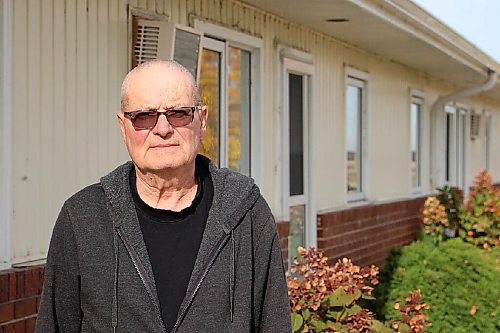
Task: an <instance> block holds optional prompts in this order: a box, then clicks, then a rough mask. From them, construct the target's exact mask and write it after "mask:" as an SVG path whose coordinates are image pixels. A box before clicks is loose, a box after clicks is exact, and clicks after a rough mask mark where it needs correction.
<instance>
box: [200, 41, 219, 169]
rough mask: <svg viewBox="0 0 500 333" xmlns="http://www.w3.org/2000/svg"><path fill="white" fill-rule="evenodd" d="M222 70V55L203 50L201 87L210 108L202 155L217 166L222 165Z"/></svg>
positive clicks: (204, 102) (203, 101)
mask: <svg viewBox="0 0 500 333" xmlns="http://www.w3.org/2000/svg"><path fill="white" fill-rule="evenodd" d="M220 68H221V54H220V53H219V52H216V51H212V50H207V49H203V52H202V58H201V68H200V83H199V85H200V94H201V101H202V104H203V105H206V106H207V107H208V122H207V130H206V134H205V137H204V138H203V140H202V144H201V147H200V154H203V155H205V156H207V157H208V158H210V159H211V160H212V161H213V162H214V163H215V164H217V165H220V160H219V135H220V129H219V124H220V82H221V77H220Z"/></svg>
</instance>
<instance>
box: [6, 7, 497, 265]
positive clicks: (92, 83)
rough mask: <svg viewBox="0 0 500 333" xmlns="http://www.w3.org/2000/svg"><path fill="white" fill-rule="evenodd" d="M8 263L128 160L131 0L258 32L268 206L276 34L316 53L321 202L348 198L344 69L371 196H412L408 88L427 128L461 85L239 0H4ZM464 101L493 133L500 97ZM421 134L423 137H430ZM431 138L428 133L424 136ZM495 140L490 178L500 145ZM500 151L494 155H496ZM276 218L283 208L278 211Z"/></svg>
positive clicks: (29, 257)
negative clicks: (8, 61) (418, 100)
mask: <svg viewBox="0 0 500 333" xmlns="http://www.w3.org/2000/svg"><path fill="white" fill-rule="evenodd" d="M12 6H13V8H12V10H13V12H12V18H13V22H12V25H13V26H12V34H13V35H12V36H13V37H12V39H13V41H15V42H14V43H13V50H12V51H13V54H14V57H13V59H12V71H13V75H12V80H13V86H12V87H13V94H12V110H13V112H12V115H13V128H12V147H13V150H12V156H11V166H12V174H11V179H12V187H11V188H10V190H9V191H10V194H11V200H12V205H13V207H12V212H11V220H10V226H11V234H10V235H9V236H2V237H7V238H9V239H10V246H11V248H12V263H13V264H17V263H22V262H26V261H33V260H37V259H43V258H44V257H45V256H46V249H47V246H48V242H49V239H50V234H51V230H52V226H53V223H54V221H55V219H56V216H57V213H58V211H59V209H60V207H61V205H62V203H63V201H64V200H65V199H66V198H67V197H68V196H69V195H71V194H72V193H74V192H75V191H77V190H79V189H80V188H82V187H83V186H85V185H87V184H90V183H93V182H96V181H98V180H99V177H100V176H102V175H103V174H105V173H107V172H108V171H110V170H112V169H113V168H114V167H115V166H117V165H118V164H120V163H121V162H123V161H124V160H126V159H127V153H126V151H125V149H124V145H123V143H122V142H121V138H120V136H119V132H118V126H117V124H116V120H115V119H116V118H115V113H116V111H118V110H119V91H120V84H121V80H122V79H123V77H124V75H125V74H126V72H127V70H128V67H129V42H128V29H129V26H128V25H127V20H128V7H129V6H130V7H138V8H142V9H146V10H149V11H152V12H156V13H158V14H162V15H166V16H168V17H169V19H170V20H171V21H173V22H178V23H181V24H184V25H192V22H193V20H194V19H195V18H201V19H205V20H207V21H210V22H212V23H216V24H220V25H223V26H225V27H228V28H231V29H234V30H236V31H240V32H244V33H248V34H249V35H252V36H257V37H259V38H262V39H263V43H264V49H263V52H264V64H263V66H264V68H263V70H264V79H263V82H262V84H263V85H264V89H263V91H265V92H266V93H265V94H264V95H263V96H262V97H261V98H263V100H264V112H263V115H264V116H263V117H264V122H263V124H264V125H263V128H262V136H263V142H265V143H266V146H265V150H264V151H263V153H262V156H263V181H262V184H261V185H262V187H263V189H264V195H265V197H266V198H267V199H268V201H269V203H270V206H271V207H272V208H273V210H274V211H276V210H277V207H278V206H279V200H278V199H277V198H279V195H277V194H278V193H279V191H280V189H278V188H277V187H276V186H274V185H272V184H275V179H276V177H278V176H279V174H278V173H279V170H277V165H278V162H279V157H280V151H281V149H280V147H279V145H278V143H277V138H276V129H277V128H279V126H280V124H279V123H278V117H276V114H277V113H278V111H279V107H280V100H279V96H280V91H279V86H278V84H277V73H278V71H279V66H280V64H279V60H278V57H277V54H276V52H277V45H278V44H280V45H287V46H289V47H292V48H296V49H299V50H302V51H305V52H307V53H310V54H311V55H312V57H313V62H314V66H315V74H314V76H313V86H314V92H313V94H314V95H313V97H314V109H313V110H312V113H313V117H312V119H313V124H312V128H314V131H312V133H311V136H312V137H311V139H312V140H313V142H314V143H315V145H314V151H313V156H315V157H314V160H313V161H312V163H313V166H314V172H313V174H314V184H313V185H314V188H315V198H316V207H317V209H318V210H319V211H320V212H326V211H332V210H338V209H345V208H347V207H349V206H348V205H347V204H346V194H345V192H344V189H345V182H346V181H345V169H346V166H345V110H344V109H345V101H344V99H345V69H346V67H352V68H356V69H358V70H361V71H364V72H366V73H367V74H368V75H369V78H370V79H369V82H368V91H369V98H368V122H369V126H368V146H369V148H368V157H369V158H368V169H369V176H368V178H369V179H368V187H369V190H368V199H369V200H371V201H373V202H377V201H382V200H397V199H401V198H406V197H409V196H411V188H410V172H409V161H410V144H409V134H408V133H409V126H410V125H409V124H410V118H409V117H410V113H409V107H410V89H418V90H420V91H422V92H423V93H424V95H425V101H424V103H425V107H424V114H425V119H426V120H425V123H424V132H425V133H427V132H430V129H429V126H430V125H429V123H430V120H429V119H430V118H429V115H428V114H429V110H430V106H431V105H432V103H433V101H434V100H435V99H436V98H437V97H438V96H439V95H442V94H446V93H449V92H451V91H454V90H457V89H458V88H457V87H453V86H452V85H450V84H447V83H445V82H442V81H439V80H436V79H433V78H432V77H430V76H429V75H427V74H423V73H419V72H416V71H414V70H412V69H410V68H407V67H404V66H401V65H399V64H396V63H393V62H391V61H388V60H385V59H382V58H379V57H378V56H376V55H373V54H370V53H367V52H365V51H363V50H359V49H356V48H355V47H352V46H349V45H347V44H345V43H343V42H340V41H336V40H334V39H332V38H330V37H328V36H325V35H323V34H320V33H317V32H315V31H312V30H310V29H308V28H306V27H303V26H299V25H297V24H294V23H291V22H288V21H286V20H284V19H282V18H279V17H277V16H275V15H271V14H269V13H266V12H263V11H261V10H259V9H254V8H252V7H249V6H247V5H244V4H242V3H240V2H237V1H223V0H189V1H180V0H172V1H166V0H165V1H163V0H156V1H152V0H149V1H145V0H141V1H134V0H130V1H125V0H109V1H97V0H87V1H78V0H45V1H28V0H19V1H17V0H16V1H13V2H12ZM463 103H464V104H466V105H468V104H470V105H474V106H475V107H476V108H478V109H481V110H482V109H487V110H489V111H490V112H492V113H493V114H494V117H493V119H494V123H493V126H492V129H493V131H492V133H493V135H494V136H495V138H494V139H493V142H494V140H495V139H496V140H497V141H498V140H499V139H500V138H499V137H498V136H499V135H500V134H499V133H500V122H499V121H500V120H499V118H500V103H498V102H492V101H486V100H485V99H481V98H472V99H466V100H464V101H463ZM426 137H428V136H426ZM425 140H428V139H425ZM482 140H483V139H482V138H481V137H479V138H478V139H476V140H475V141H474V142H472V143H470V142H469V141H470V140H469V141H468V142H469V143H468V144H469V146H470V147H469V151H470V152H471V157H472V158H469V159H468V160H470V161H472V162H471V163H470V164H469V167H468V170H467V172H468V176H467V177H468V179H472V178H473V175H474V174H475V173H476V172H477V170H478V169H479V168H480V167H481V166H482V165H481V163H484V162H480V161H484V157H481V144H482ZM424 147H425V148H424V154H423V159H424V166H423V172H424V180H425V186H424V192H428V191H430V190H431V188H430V184H429V163H430V162H429V151H428V149H429V148H428V145H424ZM492 148H493V149H494V150H495V151H494V152H492V154H491V156H492V165H493V170H492V172H493V174H494V177H495V180H496V181H498V180H499V179H500V157H499V156H500V153H499V151H498V149H499V148H498V147H494V145H492ZM495 153H496V154H495ZM278 219H279V217H278Z"/></svg>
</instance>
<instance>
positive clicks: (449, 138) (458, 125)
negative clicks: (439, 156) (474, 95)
mask: <svg viewBox="0 0 500 333" xmlns="http://www.w3.org/2000/svg"><path fill="white" fill-rule="evenodd" d="M466 120H467V110H466V109H463V108H457V107H454V106H446V107H445V133H446V135H445V139H446V142H445V147H446V149H445V165H446V168H445V181H446V183H447V184H449V185H451V186H457V187H460V188H462V189H463V188H464V186H465V185H466V180H465V170H466V164H465V163H466V158H465V156H466V155H465V154H466V151H465V149H466V137H467V131H466Z"/></svg>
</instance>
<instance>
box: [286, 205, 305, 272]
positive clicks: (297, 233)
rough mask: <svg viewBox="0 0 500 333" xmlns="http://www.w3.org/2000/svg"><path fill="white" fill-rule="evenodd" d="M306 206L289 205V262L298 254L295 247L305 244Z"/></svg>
mask: <svg viewBox="0 0 500 333" xmlns="http://www.w3.org/2000/svg"><path fill="white" fill-rule="evenodd" d="M305 225H306V206H305V205H298V206H291V207H290V237H289V238H288V256H289V262H291V261H292V260H293V258H294V257H297V256H298V253H297V247H298V246H305V244H306V230H305Z"/></svg>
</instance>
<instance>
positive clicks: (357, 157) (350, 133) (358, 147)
mask: <svg viewBox="0 0 500 333" xmlns="http://www.w3.org/2000/svg"><path fill="white" fill-rule="evenodd" d="M346 132H347V192H348V193H360V192H362V190H363V189H362V187H361V184H362V179H361V177H362V169H361V168H362V157H361V155H362V88H361V87H360V86H357V85H350V84H349V85H348V86H347V116H346Z"/></svg>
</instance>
